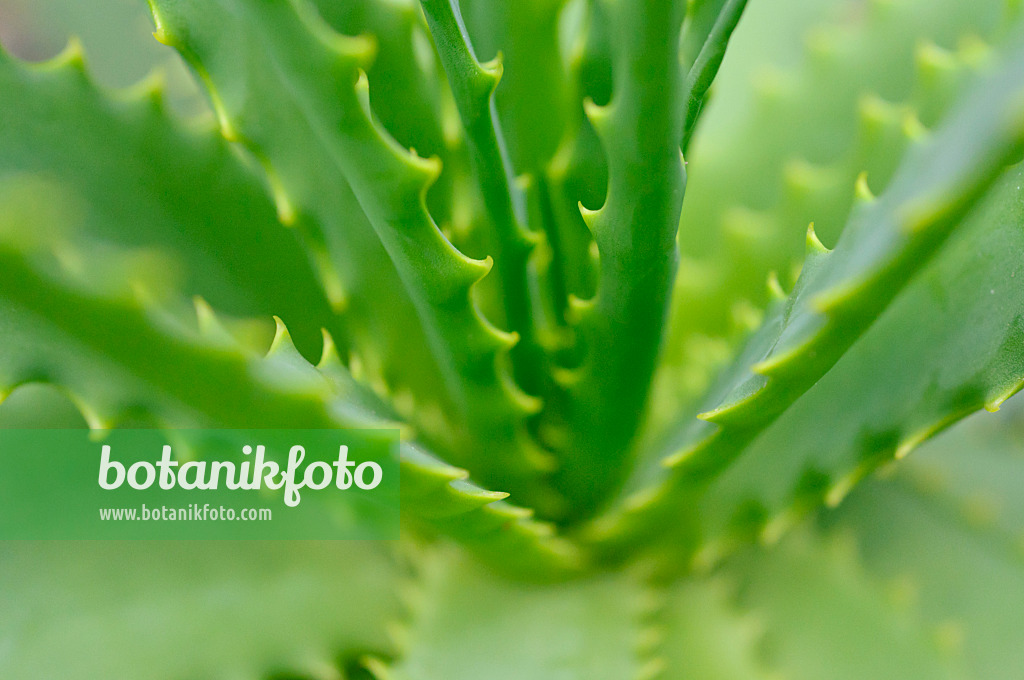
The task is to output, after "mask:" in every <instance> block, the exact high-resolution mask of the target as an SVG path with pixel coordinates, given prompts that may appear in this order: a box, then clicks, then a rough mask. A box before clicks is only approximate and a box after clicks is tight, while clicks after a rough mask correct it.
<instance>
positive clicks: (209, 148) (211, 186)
mask: <svg viewBox="0 0 1024 680" xmlns="http://www.w3.org/2000/svg"><path fill="white" fill-rule="evenodd" d="M161 88H162V85H161V84H160V81H159V79H158V78H156V77H154V79H153V80H150V81H144V82H142V83H140V84H139V85H137V86H136V87H135V88H132V89H130V90H127V91H122V92H115V93H108V92H104V91H102V90H101V89H100V88H99V87H98V86H97V85H96V84H95V83H94V82H92V80H91V79H90V77H89V75H88V74H87V73H86V71H85V66H84V64H83V62H82V54H81V51H80V48H79V47H78V46H77V44H76V43H72V44H71V45H69V47H68V48H67V49H66V50H65V52H64V53H63V54H62V55H60V56H58V57H57V58H56V59H54V60H53V61H51V62H48V63H43V64H26V63H23V62H19V61H18V60H16V59H14V58H13V57H10V56H9V55H5V54H3V53H2V52H0V98H2V99H4V100H5V101H8V102H17V106H4V107H3V108H2V110H0V128H2V129H3V130H4V134H3V135H2V138H0V202H2V203H3V205H4V213H3V216H2V217H0V225H2V227H0V228H2V229H3V230H4V231H5V232H11V233H13V232H15V231H22V232H25V233H31V232H32V231H33V230H34V229H35V228H36V227H37V226H38V223H39V221H40V219H45V217H42V218H40V217H39V215H37V213H38V212H39V211H40V210H45V211H49V212H56V213H60V216H59V218H58V219H61V220H63V221H64V222H65V223H66V224H65V225H64V226H65V227H66V228H67V229H69V230H71V231H72V232H74V234H73V235H74V236H75V237H76V238H79V239H82V238H88V237H92V238H95V239H99V240H105V241H115V242H117V243H119V244H122V245H125V246H128V247H136V248H147V249H152V250H153V251H156V252H158V253H159V254H158V258H159V259H160V260H161V261H162V264H161V267H162V269H163V270H164V271H165V272H166V274H167V275H168V276H169V277H171V278H173V279H177V280H178V281H179V283H180V286H181V292H182V293H183V294H186V295H190V296H191V295H201V296H202V297H203V298H205V299H206V300H207V301H208V302H209V303H210V304H211V305H213V306H214V307H216V308H217V309H219V310H221V311H223V312H224V313H226V314H232V315H237V316H242V315H244V316H262V317H268V316H270V315H273V314H276V315H278V316H280V317H281V318H282V319H284V320H285V321H287V323H288V324H289V325H290V327H291V328H292V329H293V332H294V333H295V336H296V342H297V343H298V344H299V346H300V347H301V348H302V349H303V351H304V352H306V353H307V355H309V356H315V355H316V354H317V353H318V352H319V344H320V329H321V328H327V329H328V330H330V331H332V332H333V333H338V332H339V330H340V325H339V322H338V318H337V316H336V315H335V313H334V311H333V310H332V309H331V307H330V305H329V303H328V301H327V298H326V297H325V295H324V292H323V289H322V286H321V284H320V282H319V281H318V279H317V276H316V275H315V274H314V272H313V267H312V266H311V262H310V258H309V257H308V256H307V254H306V252H305V251H304V250H303V249H302V247H301V243H300V241H299V239H298V238H297V236H296V234H295V233H290V232H289V230H287V229H286V228H285V227H283V226H281V224H280V223H279V222H278V221H277V217H276V215H275V213H274V208H273V204H272V203H271V201H270V200H269V199H268V198H267V197H266V195H265V194H266V192H265V188H264V186H263V185H262V183H261V181H260V180H259V179H257V177H256V175H255V174H253V173H251V172H249V171H248V169H247V168H245V167H244V166H243V164H242V163H241V162H240V160H239V159H238V157H237V156H236V155H235V154H233V153H232V151H231V149H230V148H229V147H228V145H227V144H226V143H225V142H224V141H223V139H221V138H220V136H219V135H217V134H216V133H215V131H213V130H211V129H208V128H207V127H205V126H204V127H202V128H200V129H195V130H189V129H186V127H185V125H184V124H183V123H181V122H179V121H177V120H174V119H172V117H171V116H170V115H169V114H168V113H167V112H166V111H165V110H164V105H163V101H162V97H163V95H162V91H161ZM143 227H144V228H143Z"/></svg>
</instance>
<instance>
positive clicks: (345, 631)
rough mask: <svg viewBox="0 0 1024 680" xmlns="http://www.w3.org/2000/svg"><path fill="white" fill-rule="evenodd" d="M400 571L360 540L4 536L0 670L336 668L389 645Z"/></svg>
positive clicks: (23, 673) (260, 673)
mask: <svg viewBox="0 0 1024 680" xmlns="http://www.w3.org/2000/svg"><path fill="white" fill-rule="evenodd" d="M402 573H403V568H402V567H401V565H400V563H399V561H398V560H397V559H396V558H395V556H394V555H392V554H391V552H390V551H389V550H388V548H386V547H383V546H382V545H374V544H370V543H342V542H319V543H318V542H299V543H296V542H268V543H254V542H242V543H234V542H204V543H201V544H196V543H187V542H159V543H158V542H123V543H120V542H107V541H104V542H75V541H68V542H37V541H22V542H17V543H13V544H12V543H8V544H5V545H4V555H3V558H2V559H0V577H2V579H3V582H4V584H5V592H4V595H3V607H2V609H0V649H3V654H0V672H3V674H4V675H5V676H6V677H12V678H14V677H17V678H57V677H64V678H69V677H80V678H115V677H119V678H137V679H138V680H167V679H168V678H184V677H202V678H210V680H232V679H234V678H257V677H265V674H266V673H272V672H286V671H287V672H293V673H295V672H297V673H302V674H304V675H307V676H308V677H311V678H330V677H337V675H336V671H335V670H334V668H335V667H336V665H337V664H338V663H339V661H341V662H344V661H345V660H346V659H348V658H350V657H356V658H358V657H360V656H362V655H364V654H367V653H374V654H380V655H386V654H392V653H394V650H395V647H394V644H393V641H392V640H391V639H390V637H389V635H388V634H387V632H386V631H387V623H388V622H389V621H392V620H394V619H395V618H397V617H399V616H401V615H402V611H403V607H402V604H401V602H400V600H399V599H398V598H397V597H396V593H395V590H394V583H393V581H394V579H396V578H401V576H402ZM197 612H203V615H202V616H197V615H196V613H197Z"/></svg>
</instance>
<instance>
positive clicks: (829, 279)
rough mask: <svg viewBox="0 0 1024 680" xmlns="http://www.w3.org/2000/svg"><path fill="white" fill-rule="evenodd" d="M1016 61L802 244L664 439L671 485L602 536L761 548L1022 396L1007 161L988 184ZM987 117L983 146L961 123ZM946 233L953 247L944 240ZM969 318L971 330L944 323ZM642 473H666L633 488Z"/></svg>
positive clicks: (1011, 179)
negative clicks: (693, 410)
mask: <svg viewBox="0 0 1024 680" xmlns="http://www.w3.org/2000/svg"><path fill="white" fill-rule="evenodd" d="M1022 64H1024V55H1022V54H1021V53H1020V52H1019V51H1018V52H1017V53H1015V54H1013V55H1011V56H1010V57H1009V58H1008V59H1007V63H1006V65H1004V66H1003V67H1002V68H1001V70H1000V71H999V72H998V74H997V75H996V76H993V77H991V78H989V79H988V80H987V81H986V83H985V84H983V85H982V86H981V88H980V89H978V90H977V91H976V92H975V93H974V95H973V96H972V97H971V98H970V99H968V101H967V102H966V103H965V105H964V106H962V107H961V110H960V112H959V113H957V114H956V115H954V116H952V117H951V118H950V119H949V120H948V121H947V122H946V124H945V125H944V126H943V128H942V130H940V131H939V132H937V133H936V134H935V135H934V137H933V138H932V139H931V140H929V143H928V144H926V145H923V146H921V147H919V148H918V149H916V152H915V153H914V154H912V155H911V156H910V157H909V158H908V160H907V161H906V162H905V163H904V165H903V166H902V167H901V169H900V171H899V173H898V174H897V177H896V179H894V181H893V184H892V186H891V187H890V190H889V191H887V192H886V193H885V194H883V195H882V196H881V197H880V198H879V199H877V200H869V201H866V202H865V203H863V204H862V205H861V207H860V208H859V210H858V211H856V212H855V213H854V215H853V217H852V218H851V224H850V226H849V227H848V230H847V231H845V232H844V235H843V238H842V239H841V240H840V242H839V244H838V245H837V247H836V249H835V250H834V251H831V252H826V251H825V249H824V248H822V247H821V246H820V244H819V243H818V242H817V241H816V239H815V238H814V236H813V232H811V233H810V234H809V235H808V261H807V263H806V265H805V268H804V271H803V273H802V274H801V278H800V280H799V281H798V283H797V286H796V288H795V290H794V291H793V294H792V295H791V296H789V298H788V299H787V300H780V301H779V302H777V303H776V305H775V306H774V308H773V309H772V310H771V311H770V313H769V314H768V317H767V319H766V321H765V323H764V324H763V326H762V328H761V329H760V330H759V331H758V332H757V333H755V334H754V336H753V337H752V338H751V339H750V340H749V341H748V343H747V345H746V348H745V349H744V350H743V352H741V354H740V356H739V357H738V359H737V360H736V361H735V362H734V364H733V366H732V368H730V369H728V370H727V371H726V372H725V373H724V374H723V377H722V378H721V380H720V381H719V384H718V385H717V386H716V387H715V388H714V389H713V390H712V391H711V393H710V395H709V397H708V398H707V402H706V407H705V412H704V413H703V414H702V415H701V418H702V420H701V421H694V422H693V424H692V425H690V426H688V427H683V428H681V432H680V433H679V434H678V435H676V437H675V438H673V439H671V440H670V441H669V443H668V449H669V451H672V453H671V455H669V457H668V458H666V459H665V462H664V465H665V466H667V467H668V468H670V470H669V475H668V480H665V479H664V473H658V472H657V471H656V470H653V469H649V470H647V471H645V472H642V473H641V475H640V476H638V479H637V481H636V482H635V485H636V486H635V487H634V488H638V489H641V490H640V491H636V492H634V495H633V496H632V498H631V499H628V500H627V501H626V502H625V506H624V511H623V512H621V514H619V516H618V517H616V516H615V512H616V511H613V514H612V515H610V516H609V517H608V518H606V519H605V520H603V522H607V523H606V524H604V526H603V527H601V530H610V531H612V532H613V533H615V532H620V531H621V530H622V529H623V528H624V527H626V526H629V527H631V528H635V527H637V526H638V525H642V524H644V525H646V526H647V531H648V532H651V531H654V530H655V527H661V526H663V525H662V524H660V522H664V521H667V520H666V518H668V517H671V516H672V515H679V514H685V515H686V518H687V519H686V522H685V526H684V527H683V531H682V533H689V536H688V538H687V539H686V542H687V543H691V544H692V543H694V542H696V543H697V544H706V543H707V542H708V541H709V540H713V541H715V542H716V545H714V546H710V547H707V548H706V550H707V554H706V555H704V556H702V558H701V559H710V558H713V557H715V556H716V555H717V553H719V552H721V551H722V550H723V549H725V546H724V544H726V543H729V542H730V541H733V540H735V539H739V538H742V537H744V536H749V535H751V534H752V533H753V534H755V535H756V534H758V533H760V534H761V536H762V538H767V539H770V538H771V537H772V536H773V535H777V534H778V533H779V532H780V531H781V530H782V529H784V528H785V527H786V526H787V525H788V524H789V523H792V520H793V518H794V516H796V515H799V514H800V513H802V512H804V511H806V509H807V508H809V507H813V506H814V505H816V504H818V503H820V502H822V501H828V502H837V501H838V500H839V499H841V497H842V495H843V494H844V493H845V492H846V491H848V490H849V488H850V487H851V486H852V484H853V483H855V481H856V480H857V479H859V478H860V477H862V476H863V475H864V474H866V472H867V471H868V470H870V469H871V468H872V467H873V466H874V465H877V464H878V463H879V462H880V461H881V460H883V459H884V458H886V457H888V456H891V455H893V454H895V455H897V456H902V455H905V454H906V452H908V451H909V450H910V449H911V448H913V447H914V446H915V445H916V444H919V443H920V442H921V441H923V440H924V439H925V438H927V436H929V435H930V434H932V433H934V432H935V431H936V430H938V429H940V428H941V427H942V426H944V425H945V424H948V423H949V422H951V421H952V420H955V419H957V418H959V417H962V416H963V415H966V414H967V413H969V412H971V411H972V410H976V409H978V408H981V407H995V406H998V404H999V403H1000V402H1001V401H1002V400H1004V399H1005V398H1007V397H1008V396H1009V395H1010V394H1012V393H1013V392H1014V391H1016V390H1017V389H1019V388H1020V384H1021V379H1022V377H1024V357H1022V355H1021V344H1020V342H1019V338H1020V330H1019V321H1018V319H1019V315H1020V305H1021V304H1022V300H1024V294H1022V291H1021V290H1020V284H1019V280H1018V279H1016V278H1015V276H1013V275H1012V274H1014V272H1015V268H1016V266H1017V260H1018V253H1020V252H1022V250H1021V249H1022V248H1024V243H1021V232H1020V228H1019V225H1020V222H1021V219H1022V218H1021V215H1020V203H1019V200H1018V198H1017V191H1018V190H1017V186H1018V184H1019V182H1020V177H1019V169H1017V170H1013V171H1011V172H1009V173H1007V174H1006V176H1004V177H1003V178H1002V179H1001V180H1000V181H999V182H997V183H996V187H995V188H994V189H992V190H991V191H988V193H987V194H985V193H984V192H985V190H986V189H987V187H989V186H990V185H991V184H992V183H993V180H994V178H995V176H996V175H997V174H998V173H999V172H1000V171H1001V169H1002V167H1003V164H1004V163H1005V162H1006V161H1008V160H1010V159H1012V158H1013V156H1014V155H1015V153H1016V148H1017V145H1018V143H1019V140H1020V136H1021V132H1022V127H1024V124H1022V122H1021V121H1022V113H1021V112H1020V111H1019V99H1018V96H1019V93H1020V92H1021V90H1022V89H1024V84H1022V83H1024V80H1022V78H1021V72H1020V69H1021V67H1022ZM986 97H991V99H986ZM996 102H999V103H996ZM990 117H991V118H990ZM982 119H985V120H989V122H988V123H985V124H984V125H982V128H984V129H986V130H987V131H988V132H989V133H991V136H989V137H987V138H986V137H985V135H983V134H974V133H976V132H977V128H976V127H975V126H974V125H973V124H972V123H971V121H980V120H982ZM967 131H972V133H968V132H967ZM983 195H984V200H982V201H980V202H981V203H982V207H981V208H979V209H978V210H977V211H975V212H973V213H971V217H970V219H964V216H965V215H966V214H967V213H968V212H969V211H970V209H971V208H972V206H974V205H975V204H976V203H978V202H979V198H980V197H981V196H983ZM951 231H956V234H957V237H956V238H955V239H954V240H952V241H951V242H949V243H948V244H947V245H945V247H943V244H944V243H946V239H947V237H948V234H949V233H950V232H951ZM936 251H939V252H940V253H941V254H940V255H939V256H938V257H937V258H936V259H935V261H934V262H933V263H932V264H930V265H929V266H928V267H926V268H925V270H924V272H923V273H922V274H921V275H920V276H917V277H916V278H915V276H914V274H915V272H916V271H917V270H918V269H920V268H921V267H922V266H923V265H924V263H925V262H927V261H928V259H929V257H931V254H932V253H934V252H936ZM979 253H982V254H983V255H982V256H981V258H982V261H984V262H985V263H986V266H985V267H983V268H979V267H977V265H976V263H977V262H978V261H979V259H978V258H979ZM907 281H913V283H912V284H911V285H910V286H906V285H905V283H906V282H907ZM937 291H940V292H937ZM997 292H998V295H997ZM890 301H892V304H890ZM966 318H972V319H979V321H977V322H975V323H973V324H971V325H970V326H966V327H965V326H962V325H957V324H958V323H959V322H960V321H962V320H963V319H966ZM981 319H983V320H984V321H982V320H981ZM954 320H956V321H954ZM943 321H945V322H946V323H945V325H943ZM862 336H863V337H862ZM851 347H852V349H850V348H851ZM848 350H849V351H848ZM840 358H842V361H841V362H840V363H839V364H838V365H837V364H836V362H837V361H839V359H840ZM882 366H884V367H886V368H887V370H886V373H885V377H886V379H885V381H883V382H879V381H878V380H877V377H878V375H879V374H878V370H879V367H882ZM833 367H835V368H833ZM783 414H784V417H781V418H780V416H781V415H783ZM822 428H824V429H822ZM826 432H827V434H826ZM826 440H827V441H829V442H830V443H829V445H828V446H827V448H826V447H823V446H822V442H823V441H826ZM766 465H770V466H771V468H772V470H773V474H772V475H771V476H770V477H767V478H766V477H765V476H764V474H763V472H764V469H765V466H766ZM644 474H647V475H649V476H650V478H653V479H655V480H657V478H658V476H659V474H660V475H661V476H662V478H663V479H662V481H660V482H659V481H655V482H653V485H651V483H650V482H648V484H649V486H644V482H642V481H640V479H642V477H643V475H644ZM669 508H671V510H670V509H669ZM644 514H647V515H648V516H649V518H648V519H647V520H644V519H639V520H638V521H637V522H636V523H633V522H632V520H631V519H630V517H642V516H643V515H644ZM654 518H658V519H657V520H654V521H651V520H653V519H654ZM627 533H628V530H627Z"/></svg>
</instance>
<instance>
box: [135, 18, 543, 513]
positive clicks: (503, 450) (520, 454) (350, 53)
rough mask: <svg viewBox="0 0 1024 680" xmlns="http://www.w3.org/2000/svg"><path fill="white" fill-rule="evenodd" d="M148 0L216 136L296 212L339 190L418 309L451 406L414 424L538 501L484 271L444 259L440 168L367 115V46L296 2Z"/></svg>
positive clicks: (523, 412)
mask: <svg viewBox="0 0 1024 680" xmlns="http://www.w3.org/2000/svg"><path fill="white" fill-rule="evenodd" d="M150 4H151V6H152V8H153V15H154V18H155V20H156V23H157V26H158V29H157V35H158V36H159V37H160V39H161V40H163V41H164V42H166V43H167V44H169V45H172V46H174V47H175V48H176V49H178V51H179V52H180V53H181V54H182V56H183V57H184V58H185V59H186V60H187V61H188V62H189V63H190V65H191V66H192V67H193V68H194V69H195V70H196V72H197V73H198V74H200V76H201V77H202V79H203V81H204V83H205V84H206V86H207V87H208V89H209V92H210V96H211V98H212V100H213V102H214V105H215V108H216V109H217V112H218V116H219V118H220V120H221V124H222V127H223V128H224V132H225V134H226V135H227V136H229V137H232V138H235V139H239V140H241V141H242V142H243V143H244V144H246V145H247V146H249V147H250V148H251V149H253V150H254V151H255V152H256V153H257V154H258V155H259V156H261V157H262V158H264V159H265V160H266V163H267V165H268V167H269V168H270V169H271V171H272V172H273V173H274V174H275V176H277V177H278V178H280V182H281V187H282V192H281V193H280V194H279V197H280V199H281V200H282V201H284V202H285V203H287V204H291V205H294V206H297V207H298V208H299V209H305V208H303V206H306V205H310V206H311V207H312V206H314V205H315V204H316V202H317V201H318V200H319V197H320V196H322V195H323V194H324V193H327V194H330V195H338V194H339V192H343V191H344V188H346V187H351V191H352V194H353V196H354V198H355V199H356V200H357V201H358V205H359V206H360V207H361V209H362V212H364V213H365V214H366V216H367V217H368V219H369V224H370V225H371V226H372V228H373V232H374V233H375V234H376V237H377V238H378V239H379V241H380V243H381V244H382V245H383V247H384V250H385V251H386V252H387V254H388V256H389V258H390V261H391V262H392V263H393V266H394V269H395V271H396V272H397V275H398V277H399V278H400V279H401V282H402V288H403V290H404V291H405V292H404V294H402V295H405V296H408V299H409V300H411V302H412V304H413V306H414V307H415V309H416V313H417V316H418V318H419V322H420V324H419V325H420V326H421V327H422V329H423V333H424V334H425V339H426V345H427V347H429V349H430V352H431V353H432V355H433V357H434V359H435V360H436V362H437V365H438V366H439V367H440V371H441V376H442V378H443V380H442V381H440V383H441V384H443V385H444V389H445V391H446V393H447V395H448V397H449V400H448V401H447V402H446V406H447V408H445V409H444V410H443V411H442V412H441V413H438V416H440V415H442V414H443V415H444V416H447V417H446V418H445V419H444V420H443V422H436V423H433V424H428V423H421V426H422V427H424V428H426V429H428V430H429V431H430V432H431V433H432V434H435V436H438V437H440V436H446V437H448V438H449V439H452V440H454V442H453V445H452V446H450V447H449V453H450V454H451V455H453V457H454V459H455V460H456V462H459V463H460V464H463V463H469V462H472V463H474V464H475V469H476V470H477V474H478V475H479V476H480V477H481V478H482V479H485V480H491V481H494V480H500V481H501V483H503V484H504V485H506V486H510V487H511V488H513V489H514V490H515V491H517V492H520V493H523V494H531V495H541V494H539V491H542V489H540V488H539V484H536V483H532V484H527V483H526V482H527V480H529V481H531V482H536V481H537V479H538V472H539V468H540V467H541V466H542V465H543V464H544V462H545V459H544V456H543V452H542V451H541V450H540V448H539V447H537V446H536V445H533V444H532V442H531V438H530V436H529V433H528V432H527V431H526V429H525V422H524V421H525V418H526V417H527V416H528V415H529V414H530V413H532V412H533V411H535V410H536V408H537V405H536V404H535V403H534V402H533V400H531V399H528V398H527V397H526V396H525V395H524V394H522V393H521V392H520V391H519V390H518V388H517V387H516V386H515V384H514V383H513V381H512V379H511V376H510V375H509V373H508V366H507V352H508V350H509V349H510V348H511V347H512V346H513V345H514V344H515V341H516V338H515V336H514V335H509V334H507V333H503V332H500V331H499V330H498V329H496V328H495V327H494V326H492V325H490V324H489V323H488V322H487V321H486V320H485V319H484V318H483V317H482V316H481V315H480V313H479V311H478V309H477V308H476V306H475V305H474V303H473V301H472V299H471V296H470V289H471V287H472V286H473V285H474V284H475V283H476V282H477V281H479V280H480V279H481V278H482V277H483V276H485V275H486V274H487V272H488V271H489V270H490V267H491V263H490V262H486V261H478V260H473V259H471V258H468V257H466V256H465V255H463V254H462V253H460V252H459V251H458V250H456V249H455V248H454V247H453V246H452V245H451V243H450V242H449V241H448V240H447V239H446V238H445V237H444V235H443V234H442V233H441V231H440V230H439V229H438V227H437V225H436V224H435V223H434V221H433V219H432V218H431V216H430V214H429V213H428V212H427V208H426V203H425V195H426V193H427V191H428V189H429V187H430V186H431V185H432V184H433V183H434V182H435V180H436V179H437V177H438V175H439V173H440V171H441V167H440V163H439V162H438V160H437V159H433V160H426V159H423V158H420V157H419V156H417V155H416V154H415V153H413V152H410V151H409V150H408V149H405V148H404V147H401V146H400V145H399V144H397V143H396V142H395V140H394V139H393V138H392V137H391V136H390V135H389V134H388V133H387V131H385V130H384V129H383V128H382V127H381V126H380V124H379V123H378V122H377V121H376V120H375V119H374V117H373V116H372V113H371V111H370V108H369V101H368V91H369V88H370V85H369V83H368V81H367V80H366V78H365V74H363V71H364V69H366V68H367V67H368V66H369V64H370V62H371V60H372V56H373V42H372V40H370V39H369V38H367V37H347V36H342V35H340V34H337V33H335V32H333V31H332V30H331V29H330V28H329V27H328V26H327V24H325V23H324V22H323V20H322V19H321V18H320V17H319V16H318V15H317V14H316V12H315V10H314V9H313V8H312V7H311V6H310V5H309V4H308V3H307V2H305V1H304V0H291V1H290V2H284V3H273V2H267V1H266V0H222V1H219V2H214V3H211V2H192V1H190V0H189V1H181V0H173V1H171V0H166V1H165V0H153V1H152V2H151V3H150ZM282 93H285V94H284V95H282ZM314 153H315V154H317V156H318V157H317V158H316V159H315V160H314V159H313V158H312V157H311V154H314ZM311 167H312V168H316V170H317V172H315V173H310V172H309V168H311ZM351 207H354V206H351ZM341 208H343V206H337V205H336V206H332V207H331V208H330V209H329V210H325V209H324V208H320V209H318V212H320V213H329V214H330V215H332V216H333V217H332V218H333V219H335V220H337V219H344V216H346V215H348V214H349V213H351V212H352V210H351V209H349V210H344V209H341ZM341 230H342V229H341V228H338V231H339V232H340V231H341ZM340 236H341V234H339V237H340ZM351 255H355V256H357V257H358V255H357V254H356V253H351ZM375 268H376V267H375ZM363 283H365V281H364V282H363ZM389 295H390V296H391V297H394V296H395V295H396V294H395V293H390V294H389ZM460 434H465V435H468V442H467V439H466V437H460V436H459V435H460ZM485 441H486V442H488V443H489V446H488V449H489V451H488V455H487V456H481V455H479V450H480V447H479V446H478V445H479V444H482V443H483V442H485Z"/></svg>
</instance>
